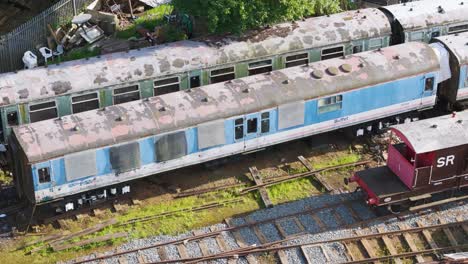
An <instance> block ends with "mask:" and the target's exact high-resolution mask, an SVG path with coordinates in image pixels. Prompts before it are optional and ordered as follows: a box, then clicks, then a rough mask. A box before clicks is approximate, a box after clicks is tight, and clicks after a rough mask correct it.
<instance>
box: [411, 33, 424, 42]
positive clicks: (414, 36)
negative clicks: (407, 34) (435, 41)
mask: <svg viewBox="0 0 468 264" xmlns="http://www.w3.org/2000/svg"><path fill="white" fill-rule="evenodd" d="M423 40H424V33H423V32H413V33H411V41H423Z"/></svg>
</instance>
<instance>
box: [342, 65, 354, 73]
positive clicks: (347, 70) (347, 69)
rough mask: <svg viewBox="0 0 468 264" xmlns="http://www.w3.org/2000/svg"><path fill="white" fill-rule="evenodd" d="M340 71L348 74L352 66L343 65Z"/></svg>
mask: <svg viewBox="0 0 468 264" xmlns="http://www.w3.org/2000/svg"><path fill="white" fill-rule="evenodd" d="M340 69H341V71H343V72H347V73H349V72H351V71H352V70H353V66H351V65H350V64H343V65H341V66H340Z"/></svg>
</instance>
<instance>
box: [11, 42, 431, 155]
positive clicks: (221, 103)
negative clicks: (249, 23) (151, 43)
mask: <svg viewBox="0 0 468 264" xmlns="http://www.w3.org/2000/svg"><path fill="white" fill-rule="evenodd" d="M343 65H347V66H346V67H351V72H349V73H348V72H345V71H343V70H338V73H337V75H336V76H332V75H330V74H328V73H327V69H330V67H335V68H337V69H340V68H342V67H343ZM438 70H439V63H438V59H437V56H436V55H435V53H434V51H433V50H432V48H430V46H429V45H427V44H424V43H407V44H404V45H403V46H393V47H389V48H385V49H382V50H380V51H379V50H376V51H371V52H365V53H361V54H357V55H353V56H349V57H347V58H345V59H344V58H337V59H331V60H327V61H322V62H316V63H313V64H311V65H310V66H309V67H307V66H300V67H294V68H288V69H284V70H279V71H275V72H272V73H271V74H261V75H254V76H250V77H245V78H241V79H238V80H233V81H232V82H226V83H217V84H212V85H208V86H204V87H200V88H196V89H192V90H191V91H181V92H176V93H171V94H165V95H162V96H157V97H153V98H150V99H147V100H140V101H134V102H130V103H126V104H121V105H115V106H111V107H107V108H106V109H105V110H94V111H88V112H83V113H79V114H76V115H71V116H65V117H62V118H61V119H56V120H46V121H42V122H37V123H32V124H27V125H22V126H19V127H15V128H14V129H13V130H14V134H15V135H16V137H17V138H18V141H19V142H20V145H21V147H22V148H23V149H24V151H25V153H26V155H27V157H28V159H29V162H38V161H40V160H47V159H50V158H53V157H59V156H63V155H66V154H68V153H73V152H77V151H83V150H87V149H92V148H99V147H104V146H108V145H112V144H116V143H122V142H127V141H134V140H136V139H138V138H142V137H147V136H150V135H158V134H162V133H165V132H169V131H174V130H177V129H182V128H187V127H192V126H196V125H198V124H202V123H206V122H210V121H214V120H220V119H225V118H229V117H233V116H237V115H242V114H246V113H252V112H258V111H260V110H263V109H267V108H271V107H276V106H279V105H284V104H288V103H292V102H298V101H302V100H308V99H312V98H316V97H320V96H325V95H330V94H335V93H340V92H344V91H349V90H352V89H356V88H360V87H365V86H370V85H375V84H378V83H385V82H391V81H394V80H396V79H400V78H405V77H409V76H414V75H418V74H424V73H427V72H433V71H438ZM318 71H320V72H322V73H323V77H322V78H321V79H316V78H314V77H311V75H312V72H315V73H317V72H318ZM382 72H385V73H386V74H382ZM286 80H288V81H286Z"/></svg>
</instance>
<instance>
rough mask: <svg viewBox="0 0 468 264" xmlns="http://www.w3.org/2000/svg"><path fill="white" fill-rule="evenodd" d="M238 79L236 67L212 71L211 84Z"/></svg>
mask: <svg viewBox="0 0 468 264" xmlns="http://www.w3.org/2000/svg"><path fill="white" fill-rule="evenodd" d="M234 78H236V74H235V70H234V67H228V68H224V69H218V70H212V71H211V72H210V82H211V83H219V82H225V81H229V80H232V79H234Z"/></svg>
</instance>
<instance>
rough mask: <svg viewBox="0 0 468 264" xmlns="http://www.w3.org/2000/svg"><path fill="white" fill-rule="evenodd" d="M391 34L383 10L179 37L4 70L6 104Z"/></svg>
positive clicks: (0, 83)
mask: <svg viewBox="0 0 468 264" xmlns="http://www.w3.org/2000/svg"><path fill="white" fill-rule="evenodd" d="M390 34H391V28H390V24H389V22H388V19H387V18H386V17H385V15H384V14H383V13H382V12H381V11H380V10H378V9H373V8H370V9H363V10H359V11H348V12H344V13H340V14H335V15H331V16H330V17H327V16H323V17H317V18H309V19H305V20H304V21H298V22H294V23H283V24H279V25H276V26H273V27H271V28H268V29H264V30H260V31H255V32H250V33H249V34H247V35H244V36H241V37H236V38H234V37H226V38H221V39H219V38H218V39H210V40H208V39H207V40H199V41H192V40H188V41H179V42H175V43H171V44H167V45H161V46H156V47H148V48H143V49H140V50H131V51H129V52H128V53H127V52H119V53H113V54H108V55H102V56H100V57H94V58H90V59H88V60H86V59H82V60H76V61H70V62H65V63H62V64H60V65H50V66H49V67H47V68H44V67H40V68H36V69H31V70H22V71H19V72H17V73H6V74H1V75H0V106H2V105H9V104H17V103H25V102H30V101H33V100H38V99H46V98H50V97H55V96H57V95H62V94H67V93H78V92H82V91H88V90H93V89H98V88H101V87H103V86H104V87H105V86H111V85H117V84H120V83H128V82H136V81H139V80H144V79H153V78H158V77H163V76H165V75H169V74H174V73H181V72H186V71H191V70H195V69H200V68H206V67H213V66H216V65H222V64H229V63H234V62H238V61H244V60H248V59H254V58H260V57H265V56H272V55H275V54H281V53H286V52H293V51H296V50H299V49H312V48H316V47H322V46H330V45H331V46H333V45H336V44H339V43H342V42H346V41H351V40H358V39H364V38H374V37H382V36H387V35H390Z"/></svg>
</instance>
